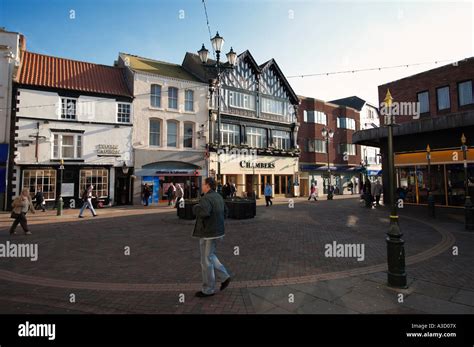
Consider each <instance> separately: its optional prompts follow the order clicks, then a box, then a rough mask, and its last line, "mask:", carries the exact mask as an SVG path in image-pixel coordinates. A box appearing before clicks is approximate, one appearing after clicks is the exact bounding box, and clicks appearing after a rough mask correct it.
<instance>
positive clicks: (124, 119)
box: [117, 102, 130, 123]
mask: <svg viewBox="0 0 474 347" xmlns="http://www.w3.org/2000/svg"><path fill="white" fill-rule="evenodd" d="M117 122H119V123H130V104H125V103H121V102H119V103H118V104H117Z"/></svg>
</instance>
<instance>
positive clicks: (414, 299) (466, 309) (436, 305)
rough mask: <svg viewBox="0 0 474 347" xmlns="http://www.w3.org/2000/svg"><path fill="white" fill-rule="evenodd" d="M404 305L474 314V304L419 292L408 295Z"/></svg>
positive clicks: (426, 310)
mask: <svg viewBox="0 0 474 347" xmlns="http://www.w3.org/2000/svg"><path fill="white" fill-rule="evenodd" d="M403 306H406V307H410V308H412V309H415V310H420V311H425V312H429V313H436V314H474V307H473V306H467V305H462V304H457V303H454V302H452V301H448V300H441V299H437V298H433V297H431V296H426V295H422V294H417V293H415V294H412V295H409V296H408V297H406V298H405V302H404V304H403Z"/></svg>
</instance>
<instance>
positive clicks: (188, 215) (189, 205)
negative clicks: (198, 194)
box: [176, 199, 199, 220]
mask: <svg viewBox="0 0 474 347" xmlns="http://www.w3.org/2000/svg"><path fill="white" fill-rule="evenodd" d="M198 202H199V201H198V200H197V199H185V200H184V207H179V206H180V204H179V202H178V203H177V204H178V207H177V208H176V210H177V215H178V217H179V218H181V219H188V220H193V219H196V215H195V214H194V213H193V207H194V205H196V204H197V203H198Z"/></svg>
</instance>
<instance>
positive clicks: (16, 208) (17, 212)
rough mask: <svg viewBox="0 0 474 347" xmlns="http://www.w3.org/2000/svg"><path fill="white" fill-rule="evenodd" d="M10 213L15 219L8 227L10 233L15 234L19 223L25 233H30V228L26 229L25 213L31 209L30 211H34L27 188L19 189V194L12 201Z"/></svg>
mask: <svg viewBox="0 0 474 347" xmlns="http://www.w3.org/2000/svg"><path fill="white" fill-rule="evenodd" d="M12 208H13V211H12V214H11V217H12V218H14V219H15V220H14V221H13V224H12V226H11V227H10V235H12V234H16V233H15V229H16V227H17V226H18V224H20V225H21V227H22V229H23V231H24V232H25V235H31V232H30V230H29V229H28V221H27V220H26V214H27V213H28V212H29V211H31V213H35V209H34V207H33V201H32V200H31V196H30V191H29V189H28V188H24V189H23V190H22V191H21V194H20V196H18V197H16V198H15V200H13V203H12Z"/></svg>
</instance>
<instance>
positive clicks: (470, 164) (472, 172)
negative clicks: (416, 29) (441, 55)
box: [354, 57, 474, 206]
mask: <svg viewBox="0 0 474 347" xmlns="http://www.w3.org/2000/svg"><path fill="white" fill-rule="evenodd" d="M473 80H474V58H472V57H471V58H468V59H465V60H461V61H458V62H455V63H453V64H449V65H445V66H442V67H439V68H436V69H432V70H429V71H425V72H422V73H419V74H416V75H413V76H409V77H406V78H403V79H400V80H397V81H394V82H390V83H387V84H384V85H381V86H379V87H378V93H379V102H380V112H381V121H382V122H384V123H385V121H386V119H385V117H384V115H385V114H384V106H385V105H384V99H385V95H386V93H387V90H390V93H391V95H392V97H393V106H392V114H393V115H394V120H395V123H396V124H397V126H395V127H394V129H393V130H394V141H393V143H394V152H395V154H394V155H395V158H394V159H395V167H396V186H397V194H398V197H402V198H404V200H405V202H406V203H408V204H410V203H412V204H426V203H427V199H428V189H429V190H430V192H431V193H430V194H431V195H432V196H433V197H434V199H435V203H436V205H438V206H462V205H464V201H465V183H466V180H467V183H468V190H469V191H468V194H469V195H470V196H471V199H473V198H474V96H473V85H472V84H473ZM463 134H464V136H465V138H466V145H467V148H468V151H467V160H466V162H465V163H466V165H467V172H468V175H467V177H465V175H464V164H465V163H464V158H463V152H462V151H461V145H462V142H461V137H462V135H463ZM354 142H355V143H358V144H363V145H368V146H378V147H380V149H381V153H382V167H383V172H386V169H385V168H386V165H387V160H386V158H387V128H386V127H382V128H377V129H368V130H363V131H360V132H357V133H356V134H354ZM428 146H429V148H430V153H431V160H430V167H428V157H427V147H428ZM428 172H429V173H430V174H428ZM383 183H384V186H388V175H383Z"/></svg>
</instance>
